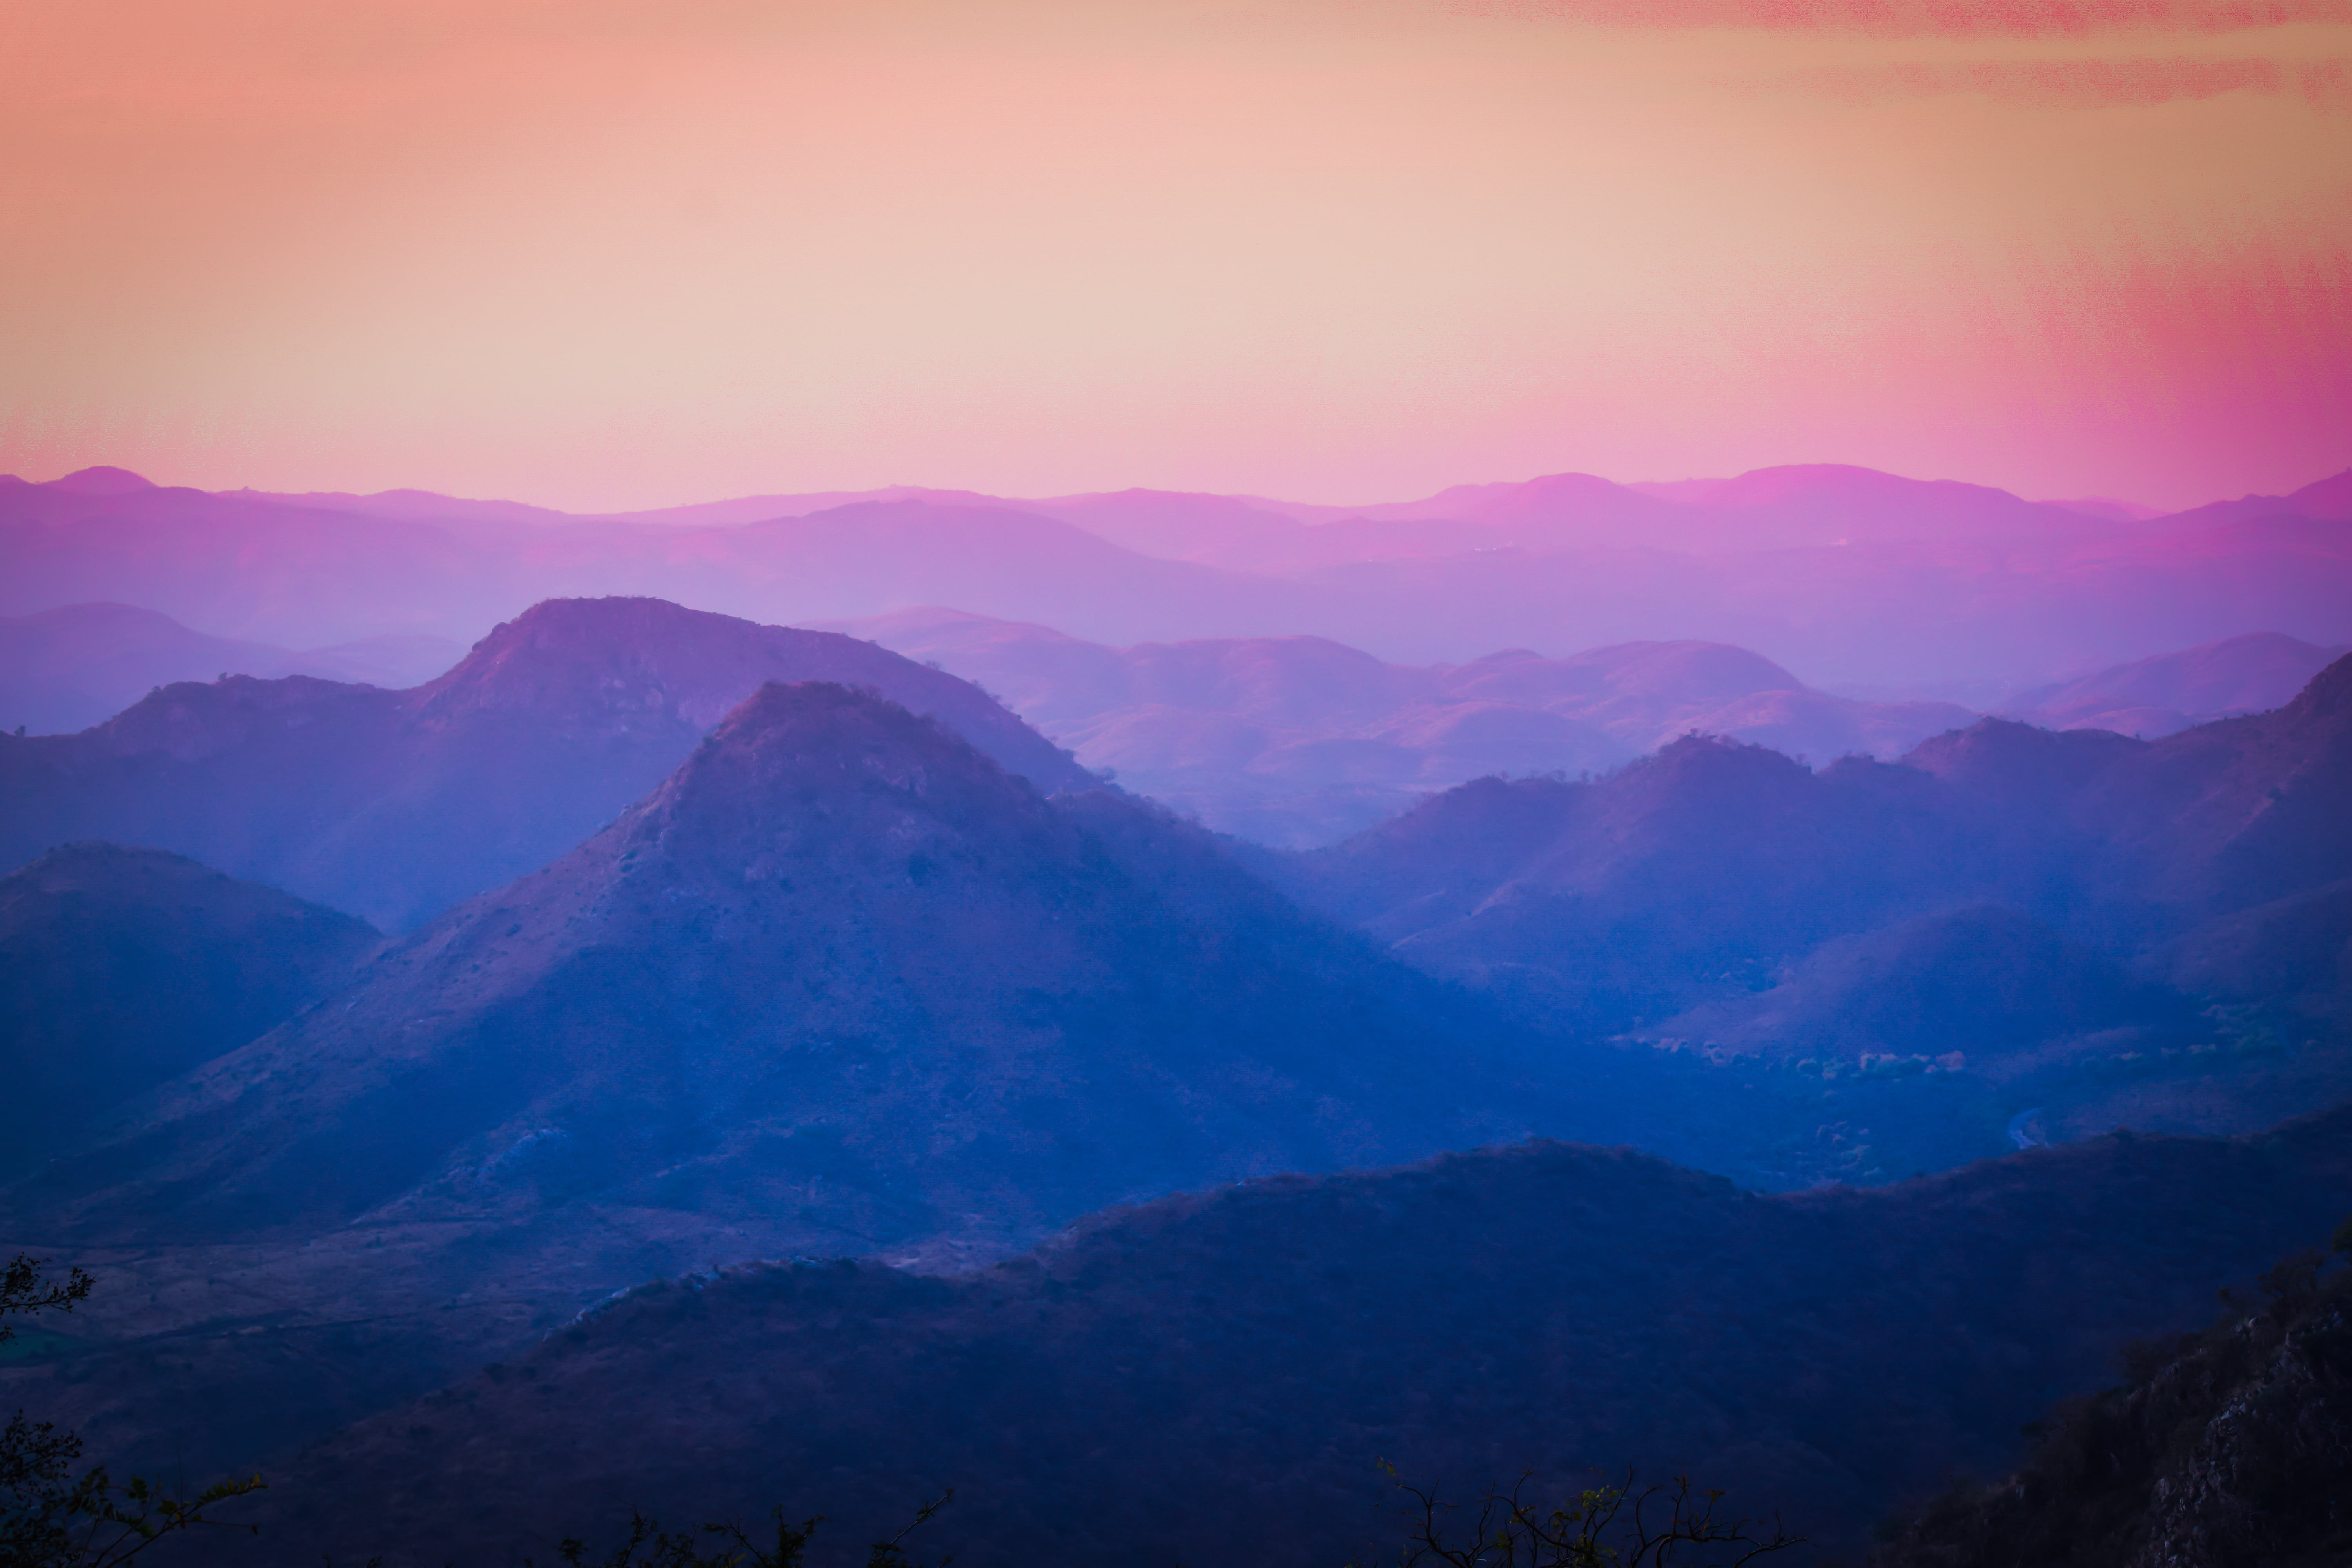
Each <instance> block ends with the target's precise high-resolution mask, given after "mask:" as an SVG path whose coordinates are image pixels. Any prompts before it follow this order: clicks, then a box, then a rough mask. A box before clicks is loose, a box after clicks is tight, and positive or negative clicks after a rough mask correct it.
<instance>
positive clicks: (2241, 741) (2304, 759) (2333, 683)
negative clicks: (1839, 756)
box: [1291, 658, 2352, 1016]
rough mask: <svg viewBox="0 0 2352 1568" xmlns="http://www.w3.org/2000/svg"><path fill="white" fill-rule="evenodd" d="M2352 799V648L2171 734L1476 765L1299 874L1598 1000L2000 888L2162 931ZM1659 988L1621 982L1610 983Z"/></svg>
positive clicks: (1353, 906)
mask: <svg viewBox="0 0 2352 1568" xmlns="http://www.w3.org/2000/svg"><path fill="white" fill-rule="evenodd" d="M1505 797H1508V801H1507V804H1506V801H1505ZM2347 800H2352V658H2347V659H2340V660H2338V661H2337V662H2336V663H2335V664H2334V665H2331V666H2330V667H2328V668H2326V670H2323V671H2322V672H2321V673H2320V674H2319V675H2318V676H2316V677H2315V678H2314V679H2312V681H2311V682H2310V684H2309V685H2308V686H2306V687H2305V689H2304V690H2303V691H2302V693H2301V694H2299V695H2298V696H2297V697H2296V698H2295V699H2294V700H2293V701H2292V702H2290V703H2288V704H2287V705H2286V706H2284V707H2283V708H2281V709H2278V710H2276V711H2274V712H2270V713H2264V714H2259V715H2254V716H2251V717H2247V718H2242V719H2231V720H2227V721H2221V722H2217V723H2211V724H2206V725H2201V726H2199V727H2198V728H2196V729H2193V730H2189V731H2183V732H2182V733H2180V734H2177V735H2173V736H2170V737H2168V738H2166V739H2163V740H2159V741H2156V742H2138V741H2134V740H2131V739H2128V738H2126V737H2124V736H2120V735H2115V734H2111V733H2109V732H2107V731H2101V730H2084V731H2068V732H2063V733H2058V732H2053V731H2047V730H2042V729H2038V728H2035V727H2032V726H2030V725H2025V724H2020V723H2017V722H2014V721H2006V720H1986V721H1982V722H1980V723H1978V724H1976V725H1973V726H1971V727H1969V728H1968V729H1966V730H1960V731H1952V732H1950V733H1947V734H1944V735H1941V736H1938V737H1937V738H1935V739H1932V740H1930V741H1927V742H1924V743H1923V744H1921V745H1920V746H1918V747H1917V748H1916V749H1915V750H1914V751H1913V752H1910V753H1909V754H1908V755H1907V756H1906V757H1905V759H1904V760H1903V762H1902V763H1900V764H1894V765H1889V764H1880V763H1869V762H1866V761H1864V760H1863V759H1859V758H1845V759H1843V760H1841V761H1839V762H1837V763H1833V764H1832V765H1831V766H1829V767H1827V768H1824V769H1822V770H1820V771H1818V772H1812V771H1809V770H1807V769H1805V768H1803V767H1801V766H1800V765H1798V764H1797V763H1794V762H1792V761H1790V759H1788V758H1786V757H1784V756H1781V755H1780V754H1778V753H1776V752H1769V751H1767V750H1764V749H1762V748H1759V747H1753V746H1740V745H1736V744H1730V743H1727V742H1719V741H1706V740H1700V739H1697V738H1692V739H1686V740H1684V741H1679V742H1675V743H1673V744H1672V745H1669V746H1667V747H1665V748H1664V749H1663V750H1662V751H1660V752H1658V753H1657V754H1656V755H1655V756H1654V757H1653V758H1649V759H1646V760H1645V761H1643V762H1642V763H1636V764H1634V765H1633V766H1630V767H1627V768H1625V769H1622V770H1621V771H1620V772H1618V773H1614V774H1612V775H1610V776H1608V777H1606V778H1602V779H1597V780H1592V781H1590V782H1587V783H1581V784H1546V783H1543V782H1542V781H1538V780H1526V781H1520V782H1519V783H1517V784H1473V785H1469V786H1465V788H1463V789H1461V790H1457V791H1454V792H1451V793H1449V794H1447V795H1440V796H1438V797H1436V798H1435V799H1433V800H1432V801H1430V802H1429V803H1428V804H1426V805H1423V806H1421V807H1418V808H1416V809H1415V810H1414V811H1412V812H1410V813H1408V814H1406V815H1405V816H1402V817H1400V818H1398V819H1396V820H1395V821H1393V822H1391V823H1386V824H1383V825H1381V826H1379V827H1377V828H1374V829H1372V830H1370V832H1368V833H1365V834H1362V835H1360V836H1359V837H1356V838H1354V839H1351V840H1349V841H1348V842H1347V843H1344V844H1340V845H1336V846H1333V847H1330V848H1328V849H1324V850H1319V851H1316V852H1313V853H1311V854H1307V855H1305V856H1301V857H1298V858H1296V859H1295V860H1294V861H1293V862H1292V864H1293V865H1294V866H1295V868H1296V869H1295V870H1294V871H1293V872H1292V873H1291V875H1292V876H1293V877H1294V878H1295V885H1296V887H1297V889H1298V890H1299V891H1300V892H1301V894H1302V896H1304V897H1306V898H1307V899H1308V900H1310V901H1311V902H1314V903H1316V904H1317V905H1318V907H1321V908H1324V909H1326V910H1329V911H1330V912H1331V913H1333V914H1334V915H1336V916H1338V917H1339V918H1341V919H1343V920H1347V921H1350V922H1352V923H1355V924H1359V925H1361V926H1363V927H1364V928H1366V929H1367V930H1369V931H1373V932H1375V933H1377V934H1379V935H1380V936H1381V937H1382V938H1384V939H1386V940H1388V941H1390V942H1396V943H1399V944H1400V947H1399V951H1400V952H1409V953H1411V954H1412V956H1413V957H1414V958H1415V960H1416V962H1420V963H1424V964H1427V965H1429V966H1431V967H1433V968H1438V969H1441V970H1443V971H1444V972H1446V973H1457V974H1463V975H1465V976H1468V975H1478V974H1484V975H1486V977H1487V978H1489V979H1490V980H1493V981H1495V982H1496V983H1497V984H1506V985H1508V986H1510V987H1514V988H1532V994H1541V995H1545V996H1548V997H1550V998H1552V999H1553V1000H1554V1001H1555V1002H1559V1003H1561V1004H1562V1005H1568V1004H1567V999H1568V998H1570V997H1583V998H1586V999H1587V1004H1589V1003H1590V1002H1591V999H1594V998H1598V997H1601V996H1602V995H1605V994H1608V993H1609V992H1610V989H1611V985H1612V983H1611V982H1610V981H1609V980H1608V979H1607V978H1606V977H1607V976H1608V975H1609V974H1610V973H1611V972H1612V970H1617V971H1627V970H1628V969H1629V966H1631V971H1632V972H1634V973H1639V974H1641V975H1643V976H1644V977H1646V979H1645V981H1644V983H1645V984H1651V985H1652V986H1653V987H1654V988H1655V987H1656V986H1657V985H1658V984H1659V976H1660V975H1662V974H1664V975H1673V974H1680V975H1683V976H1685V977H1686V980H1687V981H1689V982H1698V981H1702V980H1703V979H1704V977H1706V976H1707V975H1710V974H1714V973H1718V972H1722V971H1725V970H1729V971H1732V972H1735V973H1748V974H1759V973H1763V972H1767V971H1769V969H1770V968H1772V967H1776V966H1778V965H1779V964H1781V963H1786V962H1787V961H1788V960H1790V959H1792V958H1794V957H1795V956H1797V955H1798V954H1800V953H1801V952H1805V951H1808V950H1810V949H1811V947H1812V946H1814V945H1815V944H1817V943H1819V942H1822V941H1824V940H1827V939H1828V938H1830V937H1832V936H1838V935H1847V934H1853V933H1858V932H1862V931H1869V930H1873V929H1875V928H1877V927H1879V926H1882V925H1884V924H1885V923H1886V922H1887V921H1891V920H1895V919H1898V918H1907V917H1908V916H1912V915H1925V914H1929V913H1933V912H1936V910H1937V909H1939V908H1945V909H1948V908H1950V907H1953V906H1955V905H1957V904H1962V903H1968V902H1976V901H1984V900H1992V901H1997V902H2002V903H2006V904H2010V905H2011V906H2013V907H2015V908H2017V909H2020V910H2025V911H2027V912H2029V913H2035V914H2039V915H2042V916H2044V917H2047V918H2054V919H2056V920H2059V921H2062V922H2063V921H2074V922H2078V923H2082V922H2087V923H2084V926H2083V929H2084V931H2090V932H2095V933H2097V934H2098V936H2099V939H2100V940H2113V941H2116V942H2126V943H2130V942H2142V941H2146V940H2157V939H2160V938H2162V937H2166V936H2169V935H2173V934H2177V933H2178V932H2179V931H2181V930H2184V929H2186V927H2187V926H2188V925H2189V924H2192V923H2194V922H2195V921H2197V920H2199V919H2206V918H2211V917H2213V916H2216V915H2219V914H2221V913H2223V912H2226V911H2227V910H2232V909H2239V908H2244V907H2246V906H2249V905H2252V904H2255V903H2260V902H2263V901H2265V900H2272V899H2278V898H2284V897H2286V896H2288V895H2290V894H2294V893H2297V892H2301V891H2305V890H2308V889H2315V888H2318V887H2321V886H2324V885H2326V884H2327V883H2330V882H2333V881H2336V880H2338V879H2342V878H2344V877H2346V876H2352V814H2347V812H2346V811H2345V810H2344V809H2343V806H2344V803H2345V802H2346V801H2347ZM1497 816H1500V817H1502V818H1505V819H1507V820H1508V821H1509V822H1511V823H1512V824H1513V826H1511V828H1510V829H1509V830H1508V832H1507V835H1506V836H1505V837H1502V838H1501V839H1492V836H1491V835H1490V834H1489V833H1488V832H1487V830H1486V829H1485V828H1484V827H1483V826H1480V825H1481V824H1483V823H1485V822H1486V821H1488V820H1490V819H1493V818H1496V817H1497ZM1490 840H1491V841H1490ZM2135 933H2137V934H2135ZM1635 955H1640V956H1639V957H1638V958H1637V957H1636V956H1635ZM1759 966H1763V969H1762V970H1759ZM1667 989H1671V985H1668V986H1667ZM1658 1000H1661V998H1659V997H1655V996H1651V997H1643V996H1639V995H1637V994H1635V993H1634V992H1633V991H1630V990H1624V989H1622V987H1621V988H1620V989H1619V992H1618V994H1617V996H1616V999H1615V1003H1614V1006H1615V1007H1616V1010H1617V1013H1618V1014H1619V1015H1620V1016H1622V1015H1623V1014H1627V1013H1633V1014H1639V1013H1643V1012H1650V1009H1651V1005H1654V1003H1655V1002H1657V1001H1658ZM1685 1005H1688V1004H1687V1003H1685ZM1676 1010H1679V1009H1676ZM1651 1016H1657V1015H1656V1014H1655V1013H1654V1012H1652V1013H1651Z"/></svg>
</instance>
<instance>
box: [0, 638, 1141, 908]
mask: <svg viewBox="0 0 2352 1568" xmlns="http://www.w3.org/2000/svg"><path fill="white" fill-rule="evenodd" d="M772 679H776V680H839V681H846V682H849V683H851V684H855V685H860V686H869V687H872V688H874V689H877V690H878V691H880V692H882V693H883V694H884V695H885V696H887V697H888V698H890V699H891V700H894V701H898V702H901V703H903V704H905V705H906V706H908V708H910V709H912V710H915V711H917V712H919V713H927V714H930V715H932V716H935V717H937V718H939V719H940V721H942V722H944V723H946V724H947V725H949V726H950V728H951V729H953V730H955V731H957V732H958V733H959V734H961V735H962V736H963V737H964V738H965V739H967V740H968V741H970V742H971V743H972V744H973V745H974V746H976V747H978V748H979V749H980V750H981V751H982V752H983V753H985V754H987V755H989V756H991V757H992V758H994V759H995V760H996V761H997V762H999V763H1002V764H1003V765H1004V766H1005V767H1006V768H1007V769H1009V770H1010V771H1012V772H1013V773H1020V774H1022V775H1024V776H1025V777H1027V778H1029V779H1031V780H1033V781H1034V782H1035V783H1036V784H1038V786H1039V787H1040V788H1042V789H1046V790H1055V789H1067V788H1084V787H1089V786H1091V785H1092V784H1093V783H1094V781H1093V779H1092V778H1091V777H1090V776H1089V775H1088V774H1087V773H1086V772H1085V770H1083V769H1081V768H1079V767H1078V766H1077V765H1076V763H1072V762H1071V761H1070V760H1069V759H1068V758H1067V757H1066V756H1064V755H1062V753H1061V752H1058V751H1056V750H1055V748H1054V747H1053V746H1052V745H1050V744H1049V743H1048V742H1046V741H1045V739H1044V738H1043V737H1041V736H1039V735H1038V734H1037V733H1036V732H1035V731H1032V730H1030V729H1028V728H1027V727H1026V726H1025V725H1024V724H1022V723H1021V721H1019V720H1017V719H1015V718H1013V716H1012V715H1011V714H1010V713H1008V712H1006V711H1005V710H1003V708H1001V707H1000V706H998V705H997V704H996V703H995V702H994V701H992V700H990V699H989V698H988V697H987V696H986V695H985V694H984V693H982V692H981V691H980V690H979V689H977V688H974V687H972V686H970V685H968V684H967V683H965V682H963V681H961V680H958V679H955V678H954V677H952V676H949V675H944V674H941V673H940V672H939V671H937V670H933V669H926V668H923V667H922V666H920V665H918V664H915V663H913V662H911V661H909V660H908V659H904V658H899V657H898V655H896V654H893V653H889V652H887V651H886V650H884V649H882V648H878V647H873V646H871V645H869V644H866V643H861V642H858V641H856V639H854V638H850V637H837V636H834V635H832V634H829V633H823V632H804V631H796V630H793V629H792V628H790V627H784V626H757V625H754V624H752V623H751V622H748V621H739V620H734V619H731V618H730V617H728V616H714V615H707V614H704V613H701V612H699V611H693V610H685V609H681V608H679V607H678V606H677V605H671V604H667V603H664V602H662V601H660V600H655V599H600V600H578V599H574V600H551V601H549V602H547V603H545V604H542V605H538V606H536V607H535V608H533V609H531V610H530V611H528V612H527V613H525V614H524V615H522V616H518V617H517V618H516V619H515V620H514V621H512V622H510V623H508V624H506V625H504V626H499V628H498V629H497V630H495V631H493V632H492V633H491V634H490V635H489V636H488V637H486V638H484V639H483V640H482V641H481V642H480V643H479V644H478V645H477V646H476V647H475V648H474V650H473V651H472V652H471V653H470V654H468V655H467V658H465V659H464V660H463V661H462V662H460V663H459V664H458V665H457V668H454V669H452V670H451V671H449V673H448V674H446V675H445V676H443V677H442V678H441V679H438V680H435V681H433V682H430V683H428V684H426V685H425V686H421V687H418V688H415V689H413V690H410V691H405V692H390V691H381V690H377V689H373V688H367V687H350V686H342V685H339V684H337V683H334V682H331V681H322V680H315V679H308V678H301V677H296V678H289V679H282V680H255V679H247V678H241V677H240V678H232V679H227V680H223V681H218V682H214V683H210V684H204V685H198V684H193V683H191V684H185V685H179V686H172V687H167V688H164V689H162V690H160V691H157V692H156V693H154V694H153V695H152V696H150V697H149V698H147V699H146V700H143V701H142V702H140V703H138V704H136V705H135V706H133V707H132V708H131V709H129V710H126V711H125V712H123V713H121V714H120V715H118V716H117V717H116V718H114V719H112V720H110V721H108V722H106V723H105V724H102V725H100V726H98V727H97V728H95V729H93V730H90V731H86V732H84V733H82V734H79V735H57V736H33V737H30V738H19V737H16V736H0V807H5V810H0V864H13V863H18V862H21V861H23V860H26V859H29V858H32V857H33V856H35V855H37V854H39V853H41V852H42V851H43V850H45V849H47V848H48V847H51V846H52V845H55V844H58V843H64V842H68V841H70V840H73V839H77V838H93V837H95V838H110V839H114V840H118V841H121V842H128V843H136V844H149V845H154V846H158V847H163V848H169V849H173V850H176V851H179V852H181V853H184V854H188V855H192V856H194V857H195V858H198V859H201V860H204V861H205V862H206V863H207V864H210V865H215V866H218V867H220V868H223V869H226V870H227V871H230V872H232V873H234V874H236V875H238V876H244V877H251V878H254V879H259V880H264V881H268V882H270V883H272V884H274V885H277V886H279V887H284V888H287V889H290V890H292V891H294V892H296V893H298V894H300V895H301V896H303V897H306V898H310V899H314V900H319V901H320V902H323V903H327V904H330V905H332V906H334V907H336V908H339V909H343V910H351V911H353V912H356V913H359V914H362V915H364V916H366V917H367V918H368V919H370V920H372V921H374V922H375V923H377V924H378V925H380V926H383V928H384V929H386V930H393V931H402V930H408V929H413V928H414V927H415V926H416V925H418V924H420V923H422V922H423V921H425V920H427V919H429V918H431V917H432V916H434V915H436V914H438V913H439V912H441V911H442V910H445V909H446V908H448V907H449V906H451V905H453V904H455V903H457V902H458V901H459V900H463V899H465V898H467V897H470V896H472V895H473V894H476V893H479V892H482V891H484V890H486V889H489V888H493V887H496V886H498V885H499V884H500V883H501V882H504V881H507V880H509V879H512V878H514V877H517V876H520V875H521V874H522V873H524V872H526V871H529V870H532V869H534V868H538V867H540V866H542V865H545V864H546V863H547V862H548V861H550V860H552V859H554V858H556V857H557V856H559V855H561V854H562V853H563V852H564V851H565V850H567V849H569V848H571V847H572V846H573V845H575V844H577V843H579V842H580V840H582V839H583V838H585V837H587V836H588V835H590V834H591V833H593V832H594V831H595V830H596V829H597V828H598V827H599V826H602V825H603V824H604V823H605V822H608V821H610V820H611V819H612V817H613V816H614V814H615V813H616V812H618V811H619V810H620V809H621V808H622V807H623V806H625V805H627V804H628V803H629V802H630V801H632V800H635V798H636V797H638V796H639V795H643V794H644V793H645V792H646V791H647V790H649V789H651V788H653V787H654V785H656V784H658V783H660V782H661V780H662V779H663V778H664V777H665V776H666V775H667V774H668V773H669V772H670V771H671V770H672V769H673V768H675V767H676V766H677V764H678V763H679V762H680V761H682V760H683V759H684V758H685V756H686V755H687V753H688V752H689V751H691V750H692V749H693V747H694V744H695V742H696V741H697V740H698V738H699V737H700V736H701V735H702V734H704V733H705V732H706V731H709V728H710V726H711V725H713V724H715V723H716V722H718V721H719V717H720V716H721V715H722V714H724V713H725V712H726V711H727V710H729V709H730V708H731V707H733V706H734V705H735V704H736V703H737V702H739V701H740V700H742V699H743V698H744V697H745V696H747V695H749V694H750V692H751V690H752V689H754V688H756V687H757V686H758V685H759V684H760V683H761V681H763V680H772Z"/></svg>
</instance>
